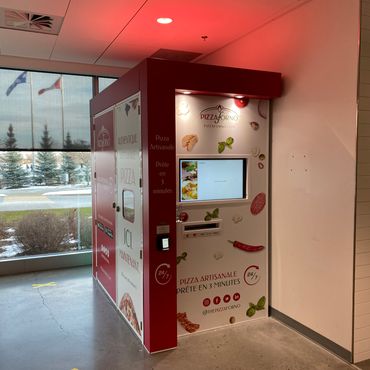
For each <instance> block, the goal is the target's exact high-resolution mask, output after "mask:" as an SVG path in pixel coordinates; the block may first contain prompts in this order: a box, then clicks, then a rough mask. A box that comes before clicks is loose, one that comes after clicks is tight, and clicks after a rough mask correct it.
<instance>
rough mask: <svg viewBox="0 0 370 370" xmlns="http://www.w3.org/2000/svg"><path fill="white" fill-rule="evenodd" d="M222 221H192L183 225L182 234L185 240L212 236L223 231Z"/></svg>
mask: <svg viewBox="0 0 370 370" xmlns="http://www.w3.org/2000/svg"><path fill="white" fill-rule="evenodd" d="M221 225H222V220H221V219H215V220H212V221H192V222H183V223H182V234H183V236H184V237H185V238H194V237H197V236H211V235H215V234H218V233H219V232H220V231H221Z"/></svg>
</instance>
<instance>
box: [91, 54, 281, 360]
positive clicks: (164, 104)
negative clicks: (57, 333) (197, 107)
mask: <svg viewBox="0 0 370 370" xmlns="http://www.w3.org/2000/svg"><path fill="white" fill-rule="evenodd" d="M184 90H189V91H192V92H193V93H195V94H208V95H221V96H229V97H233V96H237V95H242V96H245V97H247V98H259V99H272V98H276V97H279V96H280V95H281V91H282V81H281V74H280V73H275V72H264V71H255V70H245V69H238V68H228V67H219V66H210V65H204V64H193V63H181V62H172V61H165V60H159V59H146V60H144V61H143V62H142V63H140V64H139V65H138V66H136V67H135V68H133V69H132V70H130V71H129V72H128V73H126V74H125V75H123V76H122V77H121V78H120V79H118V80H117V81H116V82H115V83H113V84H112V85H111V86H109V87H108V88H107V89H105V90H104V91H102V92H101V93H100V94H98V95H97V96H96V97H94V98H93V99H92V101H91V104H90V108H91V122H92V150H93V157H94V156H95V155H96V154H97V155H98V156H99V155H101V153H99V149H98V148H97V145H96V144H97V142H96V138H97V131H96V123H97V122H99V119H100V120H102V119H104V120H105V119H107V120H109V119H111V120H112V122H113V115H110V114H109V113H108V114H106V115H104V112H109V111H110V109H114V106H115V105H116V104H118V103H119V102H122V101H123V100H124V99H126V98H128V97H130V96H132V95H134V94H136V93H140V96H141V105H140V110H141V136H142V137H141V143H142V166H143V167H142V178H141V179H140V181H141V183H142V188H143V253H142V258H143V290H144V292H143V323H142V324H143V332H144V336H143V338H142V339H143V344H144V346H145V348H146V349H147V350H148V352H150V353H153V352H157V351H162V350H166V349H170V348H174V347H176V346H177V318H176V314H177V311H176V302H177V301H176V132H175V94H176V91H184ZM99 117H101V118H99ZM109 117H110V118H109ZM112 131H114V130H112ZM94 138H95V142H94ZM95 152H97V153H95ZM110 153H111V152H110ZM112 161H113V162H114V156H113V155H110V159H109V160H108V162H112ZM108 162H107V166H111V165H112V166H114V165H113V164H112V163H108ZM97 170H98V171H101V170H99V167H96V168H95V167H94V174H93V175H94V176H93V179H94V183H93V215H94V220H93V230H94V231H93V235H94V238H93V243H94V245H93V256H94V257H93V273H94V277H95V278H96V279H97V280H98V281H99V283H100V284H101V285H102V286H103V288H104V289H105V291H106V292H107V293H108V295H109V296H110V298H111V299H112V301H113V302H114V303H115V304H116V305H117V302H116V297H115V291H114V289H115V286H116V283H115V282H113V281H112V279H114V278H115V279H117V276H118V274H119V272H117V271H115V272H113V270H114V269H113V265H114V266H115V262H113V260H112V264H111V265H110V266H111V267H112V268H111V270H110V271H111V272H110V273H111V274H116V276H115V277H113V276H111V279H110V282H109V283H108V281H107V279H104V278H103V277H102V276H103V275H102V272H101V271H102V270H101V268H102V266H100V264H102V263H103V262H100V261H105V262H106V260H104V259H101V258H99V255H100V254H101V253H104V252H105V253H108V254H109V258H118V257H117V256H116V253H115V250H116V249H115V245H114V243H110V244H109V245H108V247H106V246H104V248H103V250H102V248H101V245H104V243H101V239H102V238H103V239H104V238H106V235H105V234H103V233H102V230H100V229H99V227H100V228H101V225H100V224H99V222H100V221H99V219H98V217H97V215H98V214H99V211H100V210H99V208H101V207H103V205H104V204H105V205H104V207H106V206H107V205H108V208H109V209H112V211H111V212H113V213H112V215H115V216H116V213H115V212H114V209H113V208H110V207H112V204H111V203H112V199H111V198H110V197H109V194H111V193H109V191H108V192H106V193H104V194H106V195H105V196H106V197H107V199H104V200H103V201H101V200H100V203H99V200H97V196H98V197H99V196H100V194H101V193H100V194H99V188H98V186H99V185H98V184H99V179H101V176H105V175H104V174H102V173H97ZM105 184H107V186H109V184H110V183H109V181H108V182H107V181H106V182H105ZM110 186H112V187H114V186H115V184H114V182H111V185H110ZM106 190H107V189H106ZM113 192H114V190H113ZM108 208H107V209H108ZM112 215H111V216H112ZM115 216H112V217H115ZM100 223H101V222H100ZM113 224H114V222H113ZM112 230H113V232H114V229H112ZM114 238H115V233H114V235H112V240H115V239H114ZM115 242H116V243H117V241H115ZM168 245H169V247H168V248H167V246H168ZM105 248H108V250H105ZM112 256H114V257H112ZM103 269H104V266H103ZM99 271H100V272H99ZM108 280H109V279H108Z"/></svg>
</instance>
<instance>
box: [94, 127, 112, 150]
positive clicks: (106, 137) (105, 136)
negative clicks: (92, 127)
mask: <svg viewBox="0 0 370 370" xmlns="http://www.w3.org/2000/svg"><path fill="white" fill-rule="evenodd" d="M96 143H97V146H98V148H107V147H109V146H110V145H111V138H110V133H109V131H108V130H107V129H106V128H105V127H104V126H103V127H102V128H101V129H100V131H99V133H98V137H97V139H96Z"/></svg>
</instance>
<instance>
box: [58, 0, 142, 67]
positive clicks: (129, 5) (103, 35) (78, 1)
mask: <svg viewBox="0 0 370 370" xmlns="http://www.w3.org/2000/svg"><path fill="white" fill-rule="evenodd" d="M144 3H145V0H109V1H101V0H71V4H70V6H69V9H68V13H67V15H66V17H65V19H64V23H63V26H62V30H61V32H60V34H59V37H58V41H57V43H56V45H55V48H54V51H53V54H52V56H51V58H52V59H55V60H62V61H73V62H80V63H91V64H93V63H94V62H95V60H96V59H97V58H99V56H100V55H101V53H103V52H104V50H105V49H106V48H107V47H108V45H109V44H110V43H111V42H112V40H113V39H114V38H115V37H116V36H117V35H118V34H119V32H120V31H121V30H122V29H123V28H124V27H125V26H126V25H127V23H128V22H129V21H130V19H131V18H132V17H133V16H134V15H135V13H136V12H137V11H138V10H139V9H140V7H141V6H142V5H143V4H144Z"/></svg>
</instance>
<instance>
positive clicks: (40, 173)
mask: <svg viewBox="0 0 370 370" xmlns="http://www.w3.org/2000/svg"><path fill="white" fill-rule="evenodd" d="M52 145H53V140H52V138H51V136H49V130H48V126H47V125H45V126H44V131H43V133H42V137H41V142H40V146H41V149H42V151H40V152H38V153H37V156H36V165H35V170H34V173H35V180H36V182H37V183H38V184H45V185H56V184H58V183H59V171H58V167H57V159H56V157H55V154H54V153H53V152H50V151H47V150H51V149H52Z"/></svg>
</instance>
